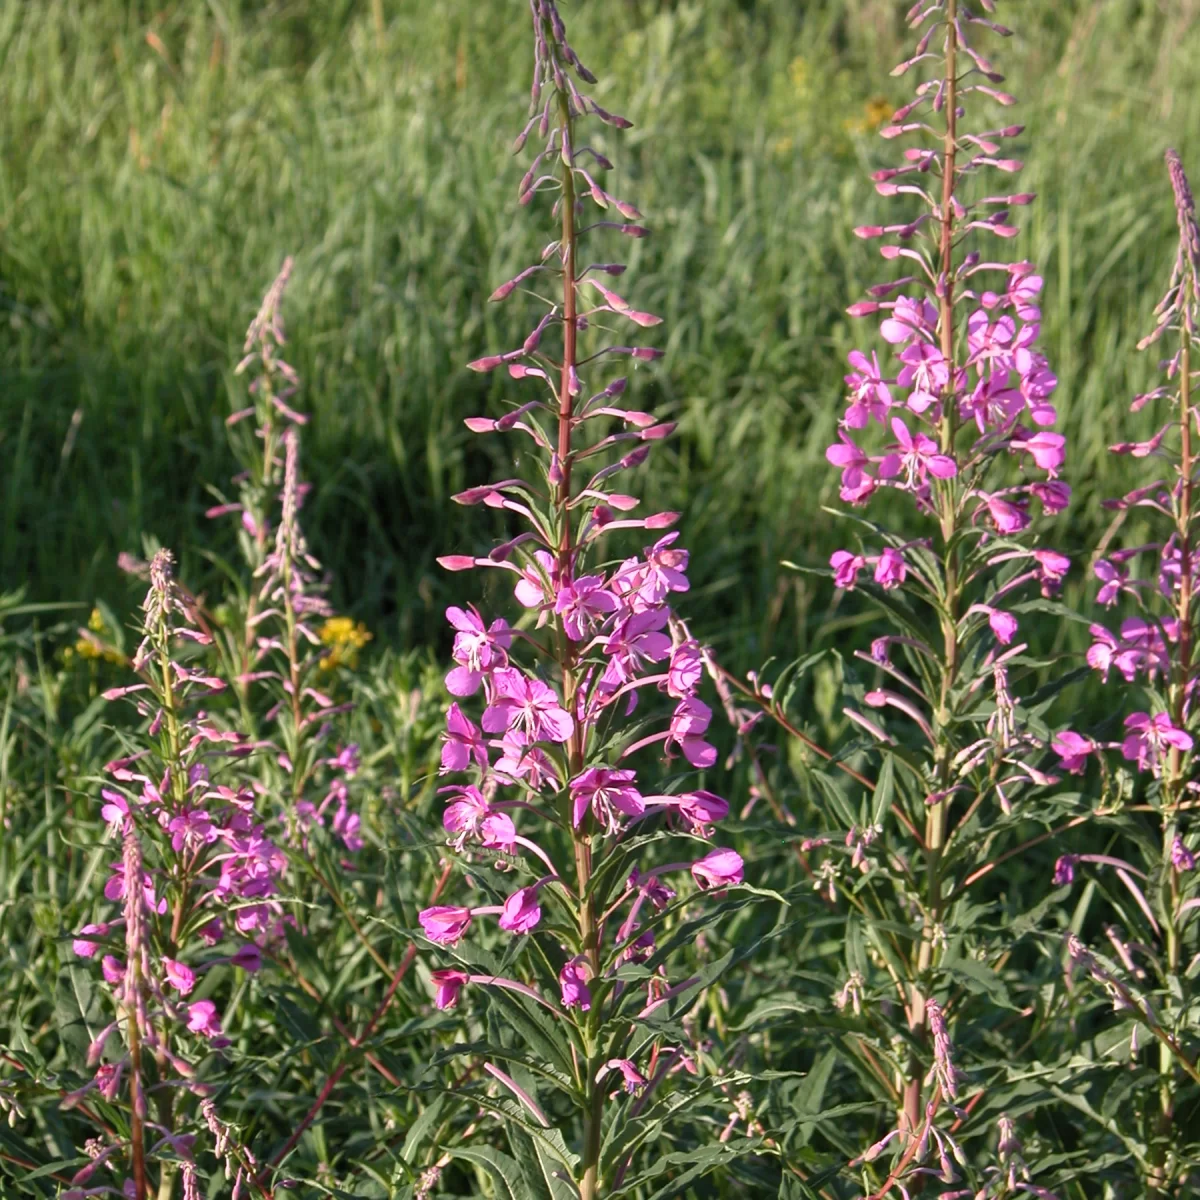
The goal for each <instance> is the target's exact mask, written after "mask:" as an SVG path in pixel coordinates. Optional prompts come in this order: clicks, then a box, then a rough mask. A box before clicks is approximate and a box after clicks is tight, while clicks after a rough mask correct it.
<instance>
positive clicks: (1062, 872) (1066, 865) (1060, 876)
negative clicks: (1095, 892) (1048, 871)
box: [1050, 854, 1079, 887]
mask: <svg viewBox="0 0 1200 1200" xmlns="http://www.w3.org/2000/svg"><path fill="white" fill-rule="evenodd" d="M1078 865H1079V856H1078V855H1075V854H1063V855H1061V856H1060V857H1059V858H1057V859H1056V860H1055V863H1054V875H1053V877H1052V878H1051V880H1050V882H1051V883H1052V884H1053V885H1054V886H1055V887H1065V886H1066V885H1067V884H1068V883H1074V882H1075V868H1076V866H1078Z"/></svg>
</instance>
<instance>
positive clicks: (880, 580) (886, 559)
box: [875, 546, 908, 591]
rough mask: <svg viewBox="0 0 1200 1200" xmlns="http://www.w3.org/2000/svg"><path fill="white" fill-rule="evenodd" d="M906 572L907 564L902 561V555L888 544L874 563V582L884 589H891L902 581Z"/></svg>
mask: <svg viewBox="0 0 1200 1200" xmlns="http://www.w3.org/2000/svg"><path fill="white" fill-rule="evenodd" d="M907 574H908V564H907V563H906V562H905V561H904V555H903V554H902V553H901V552H900V551H899V550H896V549H894V548H893V547H891V546H888V547H887V548H886V549H885V550H884V551H883V552H882V553H881V554H880V556H879V560H878V562H876V564H875V582H876V583H877V584H879V586H880V587H881V588H883V589H884V590H885V591H891V589H892V588H896V587H899V586H900V585H901V584H902V583H903V582H904V577H905V576H906V575H907Z"/></svg>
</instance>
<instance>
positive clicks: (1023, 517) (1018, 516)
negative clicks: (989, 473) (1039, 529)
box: [985, 496, 1030, 534]
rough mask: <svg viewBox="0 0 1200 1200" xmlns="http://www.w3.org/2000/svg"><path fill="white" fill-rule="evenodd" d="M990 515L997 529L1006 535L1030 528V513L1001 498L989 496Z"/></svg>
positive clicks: (987, 501)
mask: <svg viewBox="0 0 1200 1200" xmlns="http://www.w3.org/2000/svg"><path fill="white" fill-rule="evenodd" d="M985 502H986V504H987V510H988V514H989V515H990V516H991V518H992V521H993V523H994V524H995V526H996V528H997V529H998V530H999V531H1000V532H1001V533H1005V534H1009V533H1020V532H1021V531H1022V530H1023V529H1027V528H1028V527H1029V519H1030V518H1029V513H1027V512H1026V511H1025V510H1024V509H1023V508H1020V507H1018V506H1017V505H1016V504H1013V503H1011V502H1010V501H1008V500H1005V499H1004V498H1003V497H1001V496H988V497H987V499H986V501H985Z"/></svg>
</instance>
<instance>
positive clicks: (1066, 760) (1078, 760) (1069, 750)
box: [1050, 729, 1096, 775]
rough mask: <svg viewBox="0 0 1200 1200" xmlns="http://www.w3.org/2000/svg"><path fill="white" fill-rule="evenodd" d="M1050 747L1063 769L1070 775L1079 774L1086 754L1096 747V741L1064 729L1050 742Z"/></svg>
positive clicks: (1084, 764) (1086, 757)
mask: <svg viewBox="0 0 1200 1200" xmlns="http://www.w3.org/2000/svg"><path fill="white" fill-rule="evenodd" d="M1050 748H1051V749H1052V750H1053V751H1054V753H1055V754H1057V755H1058V757H1059V758H1060V759H1062V765H1063V767H1064V769H1065V770H1067V771H1070V773H1071V774H1072V775H1078V774H1080V773H1081V772H1082V771H1083V769H1084V767H1086V766H1087V760H1088V755H1089V754H1091V753H1092V752H1093V751H1094V750H1095V749H1096V743H1095V742H1093V741H1092V739H1091V738H1087V737H1084V736H1083V735H1082V734H1079V733H1074V732H1072V731H1071V730H1070V729H1064V730H1063V732H1062V733H1060V734H1059V735H1058V737H1056V738H1055V739H1054V741H1052V742H1051V743H1050Z"/></svg>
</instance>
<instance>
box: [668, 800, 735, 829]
mask: <svg viewBox="0 0 1200 1200" xmlns="http://www.w3.org/2000/svg"><path fill="white" fill-rule="evenodd" d="M678 805H679V815H680V816H681V817H683V819H684V820H685V821H687V823H688V824H689V825H690V826H691V827H692V830H693V832H695V833H698V834H699V835H700V836H701V837H711V836H712V825H713V824H714V823H715V822H717V821H723V820H725V818H726V817H727V816H729V804H728V802H727V801H725V800H723V799H722V798H721V797H720V796H718V795H716V794H715V793H713V792H706V791H696V792H684V793H683V794H682V795H681V796H680V797H679V801H678Z"/></svg>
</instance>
